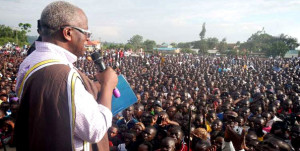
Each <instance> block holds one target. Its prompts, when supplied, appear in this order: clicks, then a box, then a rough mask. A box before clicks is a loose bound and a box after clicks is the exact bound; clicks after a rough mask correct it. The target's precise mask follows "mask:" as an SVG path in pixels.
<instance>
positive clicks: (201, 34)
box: [199, 23, 206, 40]
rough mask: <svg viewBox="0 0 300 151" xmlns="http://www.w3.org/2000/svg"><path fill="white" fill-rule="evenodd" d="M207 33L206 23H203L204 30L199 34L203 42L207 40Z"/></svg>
mask: <svg viewBox="0 0 300 151" xmlns="http://www.w3.org/2000/svg"><path fill="white" fill-rule="evenodd" d="M205 33H206V28H205V23H203V25H202V30H201V32H200V34H199V36H200V39H201V40H203V39H204V38H205Z"/></svg>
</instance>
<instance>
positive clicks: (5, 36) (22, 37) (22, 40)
mask: <svg viewBox="0 0 300 151" xmlns="http://www.w3.org/2000/svg"><path fill="white" fill-rule="evenodd" d="M29 25H30V24H29ZM28 29H29V27H28V28H27V30H28ZM26 33H27V32H26V31H25V30H21V31H19V30H13V29H12V28H11V27H9V26H5V25H0V45H4V44H6V43H7V42H12V43H15V44H17V45H19V46H23V45H25V44H28V42H27V36H26Z"/></svg>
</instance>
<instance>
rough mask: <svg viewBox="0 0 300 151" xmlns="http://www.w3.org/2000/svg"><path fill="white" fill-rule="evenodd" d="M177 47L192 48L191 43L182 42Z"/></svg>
mask: <svg viewBox="0 0 300 151" xmlns="http://www.w3.org/2000/svg"><path fill="white" fill-rule="evenodd" d="M177 47H178V48H190V47H191V45H190V44H189V43H183V42H180V43H178V45H177Z"/></svg>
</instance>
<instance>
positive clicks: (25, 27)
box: [19, 23, 31, 32]
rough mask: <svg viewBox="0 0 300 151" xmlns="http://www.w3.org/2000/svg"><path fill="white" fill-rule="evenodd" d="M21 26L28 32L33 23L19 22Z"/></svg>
mask: <svg viewBox="0 0 300 151" xmlns="http://www.w3.org/2000/svg"><path fill="white" fill-rule="evenodd" d="M19 27H20V28H21V30H24V31H26V32H30V28H31V24H29V23H24V24H23V23H19Z"/></svg>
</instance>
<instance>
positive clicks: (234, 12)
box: [0, 0, 300, 43]
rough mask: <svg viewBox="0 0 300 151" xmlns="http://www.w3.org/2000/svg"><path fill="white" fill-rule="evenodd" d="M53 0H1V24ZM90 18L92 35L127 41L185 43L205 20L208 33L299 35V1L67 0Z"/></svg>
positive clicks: (33, 14)
mask: <svg viewBox="0 0 300 151" xmlns="http://www.w3.org/2000/svg"><path fill="white" fill-rule="evenodd" d="M50 2H51V0H0V24H4V25H8V26H11V27H17V25H18V23H20V22H22V23H30V24H32V26H33V27H32V32H31V33H29V34H30V35H37V32H36V20H38V19H39V18H40V14H41V12H42V10H43V9H44V7H45V6H46V5H47V4H49V3H50ZM69 2H71V3H72V4H75V5H77V6H79V7H80V8H82V9H83V10H84V11H85V12H86V14H87V16H88V19H89V29H90V31H92V33H93V39H96V40H99V39H101V41H109V42H118V43H119V42H122V43H126V42H127V40H128V39H130V37H132V36H133V35H135V34H139V35H141V36H143V37H144V40H146V39H150V40H155V41H156V42H157V43H162V42H167V43H171V42H176V43H178V42H189V41H195V40H199V33H200V31H201V29H202V24H203V22H206V37H217V38H218V39H219V40H221V39H222V38H226V39H227V42H229V43H232V42H233V43H235V42H237V41H241V42H244V41H246V40H247V39H248V38H249V37H250V36H251V34H252V33H255V32H256V31H258V30H261V29H262V28H263V27H264V28H265V31H266V32H267V33H269V34H271V35H274V36H278V35H279V34H281V33H284V34H287V35H290V36H292V37H296V38H297V39H298V41H299V40H300V19H299V18H300V16H299V15H300V0H250V1H249V0H69Z"/></svg>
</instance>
